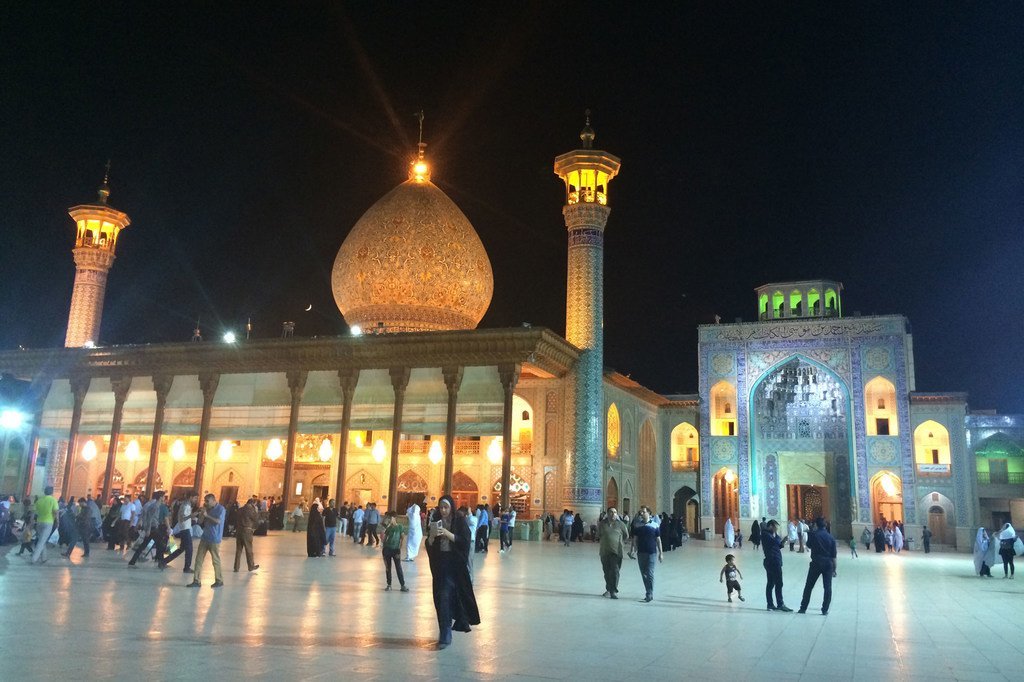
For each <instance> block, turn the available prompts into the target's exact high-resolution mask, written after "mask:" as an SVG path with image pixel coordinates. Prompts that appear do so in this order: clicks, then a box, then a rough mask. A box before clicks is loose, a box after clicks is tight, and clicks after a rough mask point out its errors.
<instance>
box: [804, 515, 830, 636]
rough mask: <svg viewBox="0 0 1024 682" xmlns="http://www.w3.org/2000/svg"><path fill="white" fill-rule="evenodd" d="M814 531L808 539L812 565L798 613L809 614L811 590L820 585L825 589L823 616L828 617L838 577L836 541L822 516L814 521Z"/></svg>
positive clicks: (822, 607) (822, 603)
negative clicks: (834, 581) (819, 582)
mask: <svg viewBox="0 0 1024 682" xmlns="http://www.w3.org/2000/svg"><path fill="white" fill-rule="evenodd" d="M814 525H815V526H816V527H815V529H814V530H812V531H811V533H810V535H809V536H808V537H807V546H808V547H810V549H811V565H810V567H809V568H808V569H807V582H806V583H804V596H803V599H801V600H800V610H799V611H797V613H807V604H808V603H810V601H811V590H813V589H814V586H815V585H816V584H817V583H818V576H819V575H820V576H821V584H822V586H823V587H824V588H825V598H824V599H823V600H822V602H821V615H823V616H827V615H828V606H829V604H831V603H832V578H834V577H835V575H836V539H835V538H834V537H832V535H831V533H829V532H828V531H827V530H826V529H825V519H823V518H821V517H820V516H819V517H818V518H816V519H814Z"/></svg>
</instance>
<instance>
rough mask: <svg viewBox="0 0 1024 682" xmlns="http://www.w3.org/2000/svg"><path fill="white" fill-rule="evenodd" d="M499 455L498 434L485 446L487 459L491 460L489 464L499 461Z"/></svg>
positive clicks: (499, 439) (499, 442)
mask: <svg viewBox="0 0 1024 682" xmlns="http://www.w3.org/2000/svg"><path fill="white" fill-rule="evenodd" d="M501 455H502V452H501V436H498V437H497V438H495V439H494V440H492V441H491V444H490V445H488V446H487V459H489V460H490V461H491V464H498V463H499V462H501Z"/></svg>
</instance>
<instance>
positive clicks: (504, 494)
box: [498, 364, 521, 509]
mask: <svg viewBox="0 0 1024 682" xmlns="http://www.w3.org/2000/svg"><path fill="white" fill-rule="evenodd" d="M520 368H521V366H520V365H518V364H515V365H499V366H498V377H499V378H500V379H501V391H502V393H503V394H504V404H503V406H502V411H501V507H502V509H507V508H508V498H509V490H508V488H509V484H510V482H511V479H512V395H513V392H514V391H515V389H516V384H517V383H519V371H520Z"/></svg>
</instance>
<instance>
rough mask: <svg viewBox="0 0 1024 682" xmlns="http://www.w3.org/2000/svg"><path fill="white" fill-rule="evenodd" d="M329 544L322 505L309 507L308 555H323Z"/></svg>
mask: <svg viewBox="0 0 1024 682" xmlns="http://www.w3.org/2000/svg"><path fill="white" fill-rule="evenodd" d="M326 545H327V529H326V528H325V527H324V515H323V513H322V512H321V511H320V505H318V504H314V505H312V506H311V507H310V508H309V522H308V523H307V525H306V556H309V557H321V556H323V555H324V547H325V546H326Z"/></svg>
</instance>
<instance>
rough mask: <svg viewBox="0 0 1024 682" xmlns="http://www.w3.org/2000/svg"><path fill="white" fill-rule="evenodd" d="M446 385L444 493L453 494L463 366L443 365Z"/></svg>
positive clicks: (442, 372) (442, 371)
mask: <svg viewBox="0 0 1024 682" xmlns="http://www.w3.org/2000/svg"><path fill="white" fill-rule="evenodd" d="M441 374H442V375H443V376H444V386H445V388H447V389H448V412H447V415H446V421H445V426H444V485H442V487H441V489H442V493H443V494H444V495H451V494H452V473H453V471H452V469H453V468H454V466H455V427H456V425H457V423H458V420H457V417H458V403H459V388H461V386H462V375H463V368H462V367H461V366H459V367H456V366H449V367H442V368H441Z"/></svg>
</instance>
